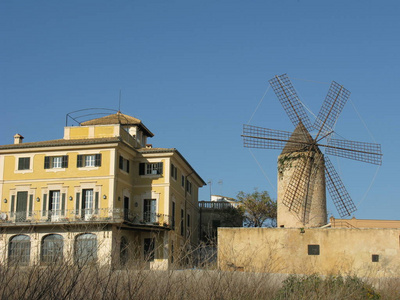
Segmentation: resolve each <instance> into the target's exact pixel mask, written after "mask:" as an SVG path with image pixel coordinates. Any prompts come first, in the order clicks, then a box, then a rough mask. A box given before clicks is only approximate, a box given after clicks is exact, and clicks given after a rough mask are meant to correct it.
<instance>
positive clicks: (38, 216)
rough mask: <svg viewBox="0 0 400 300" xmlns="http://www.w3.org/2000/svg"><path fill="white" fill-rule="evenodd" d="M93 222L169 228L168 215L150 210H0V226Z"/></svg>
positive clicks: (169, 220) (169, 219)
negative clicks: (143, 212) (140, 212)
mask: <svg viewBox="0 0 400 300" xmlns="http://www.w3.org/2000/svg"><path fill="white" fill-rule="evenodd" d="M95 223H110V224H124V225H126V226H131V227H141V228H149V229H150V228H154V227H157V228H163V229H170V228H171V218H170V216H169V215H164V214H157V213H152V212H146V213H145V214H139V213H136V212H133V211H131V210H127V209H120V208H114V209H109V208H99V209H78V210H76V209H73V210H39V211H22V212H12V213H10V212H0V226H16V225H19V226H21V225H22V226H23V225H50V224H59V225H61V224H95Z"/></svg>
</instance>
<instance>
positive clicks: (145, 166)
mask: <svg viewBox="0 0 400 300" xmlns="http://www.w3.org/2000/svg"><path fill="white" fill-rule="evenodd" d="M162 174H163V163H162V162H158V163H140V164H139V175H162Z"/></svg>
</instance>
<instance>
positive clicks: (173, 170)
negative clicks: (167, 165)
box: [171, 164, 178, 180]
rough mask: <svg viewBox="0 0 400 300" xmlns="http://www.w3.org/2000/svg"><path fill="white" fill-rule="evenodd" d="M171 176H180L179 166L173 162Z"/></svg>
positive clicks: (175, 177)
mask: <svg viewBox="0 0 400 300" xmlns="http://www.w3.org/2000/svg"><path fill="white" fill-rule="evenodd" d="M171 177H172V178H174V179H175V180H176V179H177V178H178V168H177V167H175V166H174V165H173V164H171Z"/></svg>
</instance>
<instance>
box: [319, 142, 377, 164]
mask: <svg viewBox="0 0 400 300" xmlns="http://www.w3.org/2000/svg"><path fill="white" fill-rule="evenodd" d="M321 146H324V147H326V151H325V153H326V154H331V155H335V156H339V157H344V158H349V159H353V160H358V161H362V162H366V163H370V164H374V165H382V151H381V145H379V144H374V143H365V142H356V141H348V140H341V139H330V140H329V142H328V145H321Z"/></svg>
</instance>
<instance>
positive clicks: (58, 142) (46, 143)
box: [0, 137, 120, 150]
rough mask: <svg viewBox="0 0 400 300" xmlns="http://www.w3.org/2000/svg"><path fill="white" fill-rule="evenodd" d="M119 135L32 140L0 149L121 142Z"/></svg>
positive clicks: (0, 148) (0, 147) (3, 146)
mask: <svg viewBox="0 0 400 300" xmlns="http://www.w3.org/2000/svg"><path fill="white" fill-rule="evenodd" d="M119 141H120V138H118V137H109V138H96V139H76V140H64V139H59V140H50V141H43V142H31V143H22V144H10V145H1V146H0V150H5V149H23V148H38V147H57V146H74V145H91V144H104V143H115V142H119Z"/></svg>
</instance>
